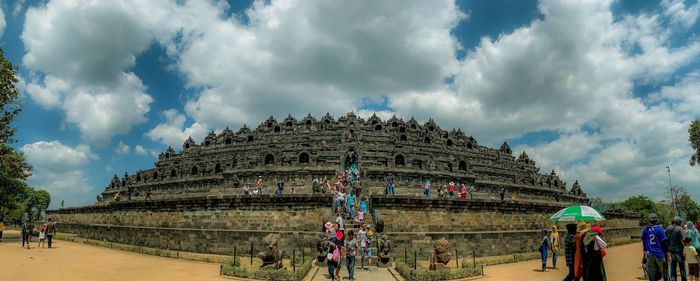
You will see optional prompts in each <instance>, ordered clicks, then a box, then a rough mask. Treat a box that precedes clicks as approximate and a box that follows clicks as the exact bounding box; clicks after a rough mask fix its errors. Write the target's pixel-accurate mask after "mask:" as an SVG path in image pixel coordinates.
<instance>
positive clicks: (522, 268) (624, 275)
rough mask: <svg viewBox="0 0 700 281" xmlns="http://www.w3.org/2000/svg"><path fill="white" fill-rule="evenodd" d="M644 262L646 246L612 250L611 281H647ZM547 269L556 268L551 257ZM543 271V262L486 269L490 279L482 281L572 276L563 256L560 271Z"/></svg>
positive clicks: (548, 280) (609, 253)
mask: <svg viewBox="0 0 700 281" xmlns="http://www.w3.org/2000/svg"><path fill="white" fill-rule="evenodd" d="M641 260H642V245H641V244H640V243H634V244H628V245H623V246H618V247H613V248H610V249H608V250H607V256H605V259H604V262H605V270H606V272H607V277H608V280H614V281H628V280H629V281H638V280H644V278H643V276H644V275H643V272H642V266H641ZM547 265H548V266H551V265H552V258H551V257H550V258H549V262H548V263H547ZM540 267H541V262H540V261H539V260H532V261H524V262H518V263H511V264H502V265H494V266H488V267H486V268H484V272H485V274H486V277H485V278H479V279H478V280H480V281H481V280H484V281H486V280H488V281H496V280H498V281H501V280H513V281H526V280H527V281H530V280H538V281H561V280H563V279H564V277H565V276H566V274H567V273H568V272H567V269H566V267H565V263H564V257H563V256H560V257H559V259H558V261H557V267H560V268H559V269H558V270H555V269H549V271H548V272H540Z"/></svg>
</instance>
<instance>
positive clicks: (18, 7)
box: [12, 0, 27, 17]
mask: <svg viewBox="0 0 700 281" xmlns="http://www.w3.org/2000/svg"><path fill="white" fill-rule="evenodd" d="M25 2H27V1H26V0H17V1H16V2H15V7H14V8H13V9H12V16H15V17H16V16H18V15H19V14H20V13H21V12H22V9H24V4H25Z"/></svg>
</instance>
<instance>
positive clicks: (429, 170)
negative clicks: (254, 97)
mask: <svg viewBox="0 0 700 281" xmlns="http://www.w3.org/2000/svg"><path fill="white" fill-rule="evenodd" d="M349 151H354V152H356V153H357V161H358V162H359V169H360V174H361V176H360V178H361V179H362V183H363V186H364V187H373V186H381V185H383V182H384V178H385V177H386V175H387V174H388V173H393V174H394V175H395V179H396V181H397V185H398V186H399V188H401V187H409V188H412V187H415V188H420V187H421V186H422V182H423V181H424V180H425V179H426V178H430V179H432V180H433V181H434V182H435V184H438V183H440V184H443V183H447V182H450V181H454V182H459V181H464V182H467V183H469V184H470V185H476V186H477V188H479V189H482V190H484V191H485V192H490V193H494V192H497V191H500V190H502V189H505V190H507V191H508V193H517V194H518V196H533V197H539V198H546V199H554V198H557V200H561V201H567V202H584V201H586V200H587V198H586V196H585V193H584V192H583V191H582V190H581V187H580V185H579V184H578V183H574V184H572V185H571V184H570V185H569V186H571V188H570V189H569V188H568V186H567V183H566V181H564V179H562V178H560V177H559V176H558V175H557V174H556V173H555V172H554V171H551V172H550V173H544V174H542V173H541V171H540V169H539V168H538V167H537V166H536V163H535V161H534V160H532V159H530V158H529V156H527V154H526V153H525V152H522V153H520V155H519V156H517V157H516V156H515V155H514V154H513V151H512V149H511V148H510V146H509V145H508V144H506V143H504V144H503V145H502V146H501V147H500V148H497V149H496V148H489V147H486V146H482V145H479V144H478V143H477V142H476V139H474V137H472V136H468V135H466V134H464V132H462V131H460V130H451V131H448V130H444V129H441V128H440V127H439V126H438V124H436V123H435V122H434V121H433V120H429V121H428V122H426V123H425V124H419V123H418V122H416V120H414V119H413V118H411V120H408V121H404V120H401V119H398V118H395V117H394V118H391V119H389V120H381V119H380V118H379V117H377V116H372V117H370V118H368V119H367V120H365V119H363V118H360V117H358V116H356V115H355V114H354V113H348V114H347V115H345V116H340V117H339V118H337V119H335V118H333V117H331V116H330V115H326V116H324V117H322V118H320V119H316V118H313V117H312V116H307V117H305V118H304V119H303V120H296V119H294V118H292V117H291V116H288V117H287V118H286V119H284V120H283V121H282V122H278V121H277V120H275V119H274V118H272V117H271V118H269V119H268V120H265V121H263V122H262V123H261V124H260V125H259V126H257V127H256V128H248V127H245V126H244V127H243V128H241V129H240V130H238V131H237V132H234V131H232V130H230V129H228V128H226V129H224V130H222V131H221V133H219V134H215V133H213V132H212V133H210V134H209V135H207V136H206V137H205V139H204V141H203V142H201V143H200V144H197V143H195V142H194V140H192V139H191V138H190V139H188V140H186V141H185V143H184V144H183V146H182V150H181V151H179V152H176V151H175V149H173V148H172V147H169V148H168V149H167V150H166V151H165V152H163V153H161V154H160V156H159V157H158V161H157V162H156V165H155V167H152V168H150V169H147V170H140V171H135V173H134V171H132V175H131V176H129V175H128V174H125V175H124V176H123V177H121V178H120V177H118V176H117V175H115V176H114V177H113V178H112V180H111V182H109V184H108V185H107V186H106V187H105V191H104V192H103V193H102V194H101V197H99V199H97V200H98V202H99V203H100V204H108V203H110V202H113V201H117V199H116V198H117V194H119V198H120V199H119V200H122V201H123V200H124V199H125V198H124V197H126V196H127V194H131V196H132V197H134V198H138V199H143V198H145V195H146V193H150V194H151V195H152V197H156V198H172V197H182V196H188V195H191V194H195V193H196V194H197V195H198V196H206V195H232V194H240V193H241V192H240V191H238V190H236V189H234V188H236V187H242V186H244V185H249V186H252V185H253V183H254V182H255V180H256V179H258V177H260V176H262V178H263V179H264V180H265V186H266V187H268V188H271V189H274V186H275V184H276V183H277V182H278V181H284V182H285V183H286V186H287V187H291V186H295V187H300V186H308V185H310V182H311V178H312V176H316V177H319V178H324V177H326V178H331V179H332V178H335V176H336V175H337V174H339V173H341V172H342V171H343V170H344V169H345V168H346V167H345V165H346V164H347V163H346V156H347V155H348V152H349ZM137 194H138V195H137Z"/></svg>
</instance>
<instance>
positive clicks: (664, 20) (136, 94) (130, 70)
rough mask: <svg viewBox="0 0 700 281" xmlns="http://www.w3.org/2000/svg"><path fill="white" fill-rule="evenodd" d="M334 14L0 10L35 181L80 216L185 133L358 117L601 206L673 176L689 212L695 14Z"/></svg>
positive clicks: (627, 4) (426, 10)
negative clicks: (503, 159)
mask: <svg viewBox="0 0 700 281" xmlns="http://www.w3.org/2000/svg"><path fill="white" fill-rule="evenodd" d="M132 2H133V3H132ZM343 2H344V1H338V2H328V1H325V2H320V3H316V2H315V1H266V2H253V1H229V2H218V1H161V2H160V3H141V2H139V1H136V2H134V1H130V0H124V1H108V2H103V1H88V0H71V1H69V0H51V1H9V2H7V1H5V2H2V3H0V9H2V11H3V13H2V15H3V18H4V21H2V22H4V23H5V24H0V36H1V37H0V47H2V49H3V50H4V52H5V56H6V57H7V58H8V59H9V60H10V61H12V62H13V63H14V64H15V65H17V66H18V67H19V69H20V71H19V72H20V75H21V78H22V82H21V83H20V88H21V89H22V91H23V96H22V101H21V102H22V104H23V107H24V112H23V113H22V115H21V117H20V118H19V119H18V120H17V122H16V126H17V127H18V133H17V139H18V140H19V142H18V143H17V144H16V145H15V146H16V147H17V148H18V149H20V150H22V151H23V152H24V153H25V154H26V155H27V157H28V158H29V160H30V162H31V163H32V164H33V165H34V167H35V176H34V177H32V178H31V179H30V183H31V184H32V185H34V186H37V187H39V188H45V189H47V190H49V191H51V193H52V195H53V202H52V207H57V206H58V205H59V204H60V201H61V200H65V202H66V205H67V206H75V205H85V204H91V203H92V202H93V201H94V198H95V196H96V195H97V194H99V192H101V191H102V190H103V188H104V186H106V185H107V183H108V182H109V179H110V178H111V176H112V175H113V174H118V175H122V174H124V172H129V173H130V174H131V173H133V172H134V171H136V170H138V169H146V168H149V167H152V166H153V163H154V161H155V159H156V158H157V154H158V153H159V152H160V151H163V150H164V149H165V148H166V147H167V146H168V145H173V146H174V147H175V148H176V149H179V147H180V146H181V144H182V141H183V140H184V139H185V138H187V136H189V135H192V136H193V137H194V138H195V140H196V141H201V140H202V138H203V136H204V135H205V134H206V133H207V132H209V131H210V130H215V131H218V130H221V129H222V128H223V127H225V126H230V127H231V128H234V129H235V128H238V127H240V126H241V125H242V124H244V123H245V124H248V126H256V125H257V124H259V123H260V122H261V121H262V120H263V119H264V118H266V117H267V116H269V115H271V114H272V115H274V116H275V117H277V118H278V119H279V118H284V117H286V115H287V114H288V113H291V114H292V115H294V116H295V117H297V118H300V117H302V116H304V115H306V113H307V112H310V113H312V114H314V115H317V116H319V115H321V114H325V112H326V111H329V112H331V113H332V114H334V115H336V116H338V115H340V114H344V113H346V112H348V111H350V110H354V111H356V112H358V113H359V114H361V115H364V116H368V115H371V114H372V113H374V112H376V113H377V114H378V115H380V116H381V117H383V118H388V117H390V116H391V115H397V116H399V117H402V118H405V119H408V118H410V117H411V116H415V117H416V119H418V120H419V121H425V120H427V119H428V118H430V117H432V118H434V119H436V121H437V122H438V123H439V124H441V126H442V127H443V128H451V127H460V128H461V129H462V130H463V131H465V132H467V133H468V134H471V135H473V136H474V137H475V138H476V139H477V141H479V142H480V143H482V144H486V145H489V146H492V147H497V146H498V145H500V143H502V142H503V141H504V140H507V141H508V142H509V143H510V144H511V146H512V147H513V148H514V151H516V153H520V152H521V151H527V153H528V154H529V155H530V157H531V158H532V159H534V160H536V161H537V162H538V165H539V166H540V167H541V168H542V170H543V171H548V170H551V169H554V170H557V172H558V173H559V174H560V175H562V176H563V177H564V178H565V179H566V181H567V182H569V186H570V185H571V183H573V181H574V180H579V181H580V182H581V184H582V186H583V189H584V191H587V192H589V195H592V196H601V197H604V198H609V199H611V200H618V199H623V198H625V197H627V196H630V195H637V194H640V195H647V196H650V197H652V198H655V199H663V198H664V192H663V187H664V186H665V185H666V184H667V175H666V173H665V168H664V167H665V166H667V165H670V166H671V168H672V176H673V178H674V184H679V185H683V186H684V187H685V188H686V189H687V190H688V191H690V192H691V193H692V194H693V196H694V197H695V198H696V199H700V197H699V196H698V194H700V187H699V184H700V173H699V172H698V170H697V168H695V167H689V166H688V164H687V159H688V157H689V154H690V147H689V146H688V144H687V125H688V122H689V121H690V120H692V119H693V118H698V117H700V109H699V108H700V97H699V95H698V94H697V93H698V91H697V90H700V72H698V69H697V68H698V66H699V65H700V64H699V63H700V59H699V58H700V41H699V40H698V34H697V33H698V30H699V27H698V23H697V18H698V15H699V14H700V11H699V10H700V5H698V3H697V2H696V1H680V0H672V1H662V2H656V1H588V2H585V3H574V2H563V1H515V2H513V1H456V2H454V1H428V2H413V1H382V3H376V2H373V1H368V2H367V3H361V1H360V2H354V1H353V2H352V3H350V2H348V3H343ZM88 4H89V5H88ZM2 22H0V23H2Z"/></svg>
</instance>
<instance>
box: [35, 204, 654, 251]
mask: <svg viewBox="0 0 700 281" xmlns="http://www.w3.org/2000/svg"><path fill="white" fill-rule="evenodd" d="M331 204H332V199H331V197H330V196H325V195H308V194H306V195H285V196H270V195H264V196H226V197H201V198H189V199H178V200H156V201H148V202H128V203H127V202H122V203H113V204H109V205H100V206H90V207H82V208H68V209H60V210H53V211H48V212H47V213H48V214H49V215H50V216H51V217H53V218H55V219H56V221H57V222H58V231H59V232H68V233H74V234H77V235H78V236H80V237H85V238H90V239H97V240H103V241H109V242H116V243H125V244H133V245H139V246H146V247H154V248H162V249H171V250H179V251H188V252H202V253H215V254H224V255H230V254H233V252H234V248H236V251H237V252H238V253H239V255H249V254H250V247H251V244H252V245H253V247H254V251H253V253H254V255H255V254H257V251H259V249H261V247H262V245H263V244H262V242H261V239H262V237H264V236H265V235H267V234H269V233H276V234H279V235H280V237H281V240H280V242H279V245H280V247H281V248H282V249H283V250H284V251H285V252H286V253H291V251H292V250H294V249H297V250H299V249H301V248H303V249H304V251H305V252H306V253H307V255H313V254H312V253H315V247H316V243H317V241H318V239H319V235H320V234H321V226H322V224H323V222H325V221H329V220H330V221H334V216H333V215H332V213H331ZM370 205H371V208H372V209H373V210H374V214H373V216H371V217H373V218H375V220H376V219H377V218H381V219H382V220H383V221H384V225H385V233H386V234H387V235H388V236H389V238H390V240H391V241H392V243H393V245H392V255H393V256H394V257H402V256H403V254H404V250H405V251H418V252H419V255H420V257H421V258H427V257H428V256H429V255H430V252H431V250H432V247H433V246H432V245H433V244H434V242H435V241H436V240H438V239H440V238H447V239H448V240H450V245H451V247H452V249H453V251H454V249H456V250H457V251H458V252H459V253H460V256H466V255H467V254H469V255H471V253H472V251H474V252H475V254H476V255H477V256H493V255H505V254H514V253H522V252H532V251H536V250H537V246H538V245H539V241H540V238H539V236H540V232H541V229H542V227H551V223H549V222H548V220H547V219H548V217H549V216H550V215H551V214H552V213H554V212H555V211H556V210H558V209H560V208H562V207H563V204H562V203H556V202H553V203H548V204H545V203H533V202H501V201H493V200H473V201H460V200H445V199H422V198H417V197H410V196H396V197H385V196H372V199H371V202H370ZM607 218H608V220H607V221H606V222H605V223H604V226H605V232H606V239H614V238H617V237H623V236H630V235H637V234H638V233H639V232H640V231H641V228H639V226H638V225H639V224H638V222H639V220H638V218H636V217H635V216H630V215H624V214H610V215H608V217H607ZM368 223H370V224H373V225H375V222H368ZM375 226H376V225H375ZM559 226H560V230H561V231H562V232H561V233H562V237H563V234H564V232H565V229H564V225H563V224H561V225H559ZM376 240H377V239H375V245H373V246H374V247H375V250H374V251H373V254H375V255H376V253H377V252H376ZM562 240H563V239H562Z"/></svg>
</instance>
